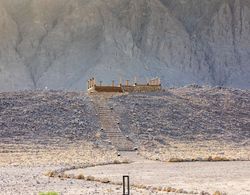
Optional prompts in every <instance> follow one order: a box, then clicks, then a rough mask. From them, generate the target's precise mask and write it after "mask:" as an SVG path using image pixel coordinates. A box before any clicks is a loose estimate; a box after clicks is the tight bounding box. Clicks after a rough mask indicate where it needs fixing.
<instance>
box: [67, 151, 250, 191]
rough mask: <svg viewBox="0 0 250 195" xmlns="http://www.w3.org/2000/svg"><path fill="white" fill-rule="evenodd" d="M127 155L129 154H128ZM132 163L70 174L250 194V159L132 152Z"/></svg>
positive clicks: (99, 167) (185, 188)
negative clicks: (182, 158) (183, 158)
mask: <svg viewBox="0 0 250 195" xmlns="http://www.w3.org/2000/svg"><path fill="white" fill-rule="evenodd" d="M124 155H126V156H127V154H124ZM129 155H130V158H131V156H132V159H133V160H134V162H133V163H131V164H128V165H123V164H121V165H106V166H97V167H91V168H86V169H78V170H71V171H68V172H67V173H68V174H79V173H83V175H92V176H94V177H96V178H109V179H110V180H111V181H117V180H118V181H119V179H121V175H129V176H130V179H131V183H132V184H135V185H137V186H140V185H145V186H151V187H157V188H159V187H173V188H175V189H183V190H184V191H186V192H198V193H201V192H208V193H210V194H213V193H214V192H216V191H220V192H225V193H227V194H228V195H236V194H237V195H248V194H250V168H249V167H250V162H249V161H246V162H241V161H238V162H189V163H163V162H159V161H151V160H145V159H142V158H141V157H138V156H135V155H133V154H129Z"/></svg>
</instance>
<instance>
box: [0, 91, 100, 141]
mask: <svg viewBox="0 0 250 195" xmlns="http://www.w3.org/2000/svg"><path fill="white" fill-rule="evenodd" d="M96 114H97V113H96V112H95V109H94V106H93V104H92V103H91V101H90V99H89V98H88V97H87V96H85V95H83V94H81V93H74V92H72V93H67V92H62V91H34V92H31V91H24V92H13V93H12V92H11V93H0V140H1V141H0V142H1V143H2V144H3V143H10V142H11V143H12V142H14V143H16V144H18V143H25V144H30V143H39V144H46V143H47V144H48V143H57V142H62V140H63V142H71V141H73V142H76V141H77V140H80V141H83V140H89V139H91V138H92V137H93V135H94V133H95V132H96V131H97V130H98V129H100V127H99V122H98V118H97V116H96Z"/></svg>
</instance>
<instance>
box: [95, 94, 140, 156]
mask: <svg viewBox="0 0 250 195" xmlns="http://www.w3.org/2000/svg"><path fill="white" fill-rule="evenodd" d="M111 96H112V93H107V94H106V93H99V94H92V95H91V98H92V100H93V102H94V105H95V108H96V111H97V113H98V115H99V119H100V122H101V125H102V131H103V132H104V133H105V135H106V136H107V138H108V140H109V142H110V144H112V145H113V146H115V147H116V148H117V150H119V151H133V150H134V149H135V148H134V144H133V142H132V141H130V140H129V139H128V138H127V137H126V136H125V135H124V134H123V133H122V131H121V129H120V127H119V116H116V115H115V114H114V113H113V110H112V108H110V107H109V106H108V104H107V102H108V99H109V98H110V97H111Z"/></svg>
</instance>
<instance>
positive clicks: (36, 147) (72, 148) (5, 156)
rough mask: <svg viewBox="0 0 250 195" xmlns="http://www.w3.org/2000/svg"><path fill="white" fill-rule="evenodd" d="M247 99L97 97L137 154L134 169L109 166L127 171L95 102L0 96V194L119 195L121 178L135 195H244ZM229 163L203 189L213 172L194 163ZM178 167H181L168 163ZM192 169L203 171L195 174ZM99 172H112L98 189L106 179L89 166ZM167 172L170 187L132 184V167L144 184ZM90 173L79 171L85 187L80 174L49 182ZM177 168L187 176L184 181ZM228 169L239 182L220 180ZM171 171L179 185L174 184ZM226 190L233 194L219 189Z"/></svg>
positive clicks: (183, 91)
mask: <svg viewBox="0 0 250 195" xmlns="http://www.w3.org/2000/svg"><path fill="white" fill-rule="evenodd" d="M100 95H101V96H104V94H100ZM249 96H250V93H249V90H238V89H229V88H221V87H200V86H198V85H191V86H187V87H183V88H169V89H165V90H163V91H161V92H155V93H138V94H136V93H134V94H119V95H115V94H113V96H112V95H109V96H107V97H109V98H107V97H106V98H101V97H100V101H105V102H104V104H105V105H106V106H105V109H107V110H108V109H109V112H108V113H109V115H108V116H114V117H111V118H110V120H112V119H115V121H114V122H115V123H116V125H118V126H119V128H120V130H121V133H122V134H123V135H124V136H123V137H124V139H128V140H130V141H131V142H133V143H134V144H135V146H137V147H138V152H137V154H136V153H133V155H132V157H133V158H132V159H131V160H132V161H134V163H132V164H130V165H128V166H126V165H117V164H120V163H123V162H125V163H128V162H131V161H130V159H127V158H126V156H125V155H123V154H121V156H120V155H118V153H117V151H116V150H115V148H114V147H112V146H111V144H112V142H107V141H106V139H107V136H105V131H103V130H102V123H101V121H100V116H101V115H100V113H98V110H97V109H96V108H97V107H96V105H95V101H94V100H93V98H96V99H98V95H95V96H91V95H87V94H85V93H82V92H65V91H53V90H52V91H50V90H41V91H19V92H3V93H0V189H1V191H2V192H4V194H27V193H30V192H32V193H38V192H41V191H57V192H61V193H63V194H69V195H71V194H75V195H78V194H79V195H80V194H98V193H99V194H103V193H104V192H105V193H107V194H110V193H111V194H120V193H121V190H122V189H121V185H120V175H119V174H132V176H133V177H135V180H134V181H135V182H136V183H134V185H133V192H134V193H138V194H164V193H165V192H166V191H169V190H170V192H175V191H176V192H177V191H178V192H187V193H191V194H192V192H195V193H197V192H202V191H203V190H205V192H206V191H208V192H214V191H215V190H221V191H226V192H229V194H230V193H231V194H235V193H238V194H244V193H245V192H246V193H248V192H249V188H248V187H247V186H249V179H248V177H249V171H248V169H247V168H248V167H249V165H248V164H249V162H242V161H246V160H248V161H249V160H250V152H249V151H250V142H249V140H250V134H249V132H250V131H249V130H250V129H249V122H250V118H249V116H250V113H249V110H250V108H249V107H250V102H249V100H250V98H249ZM105 119H106V120H108V117H107V118H105ZM106 122H107V124H108V123H109V121H106ZM114 122H113V123H111V122H110V124H114ZM134 155H136V156H135V157H134ZM138 155H140V156H138ZM143 157H144V158H147V159H151V160H145V159H144V158H143ZM138 159H139V160H138ZM152 160H154V161H152ZM155 160H157V161H155ZM235 160H237V161H238V162H220V163H223V164H220V165H221V166H222V167H223V169H222V170H220V171H219V172H217V173H218V174H217V175H210V176H209V177H211V180H209V181H212V180H213V182H214V183H213V186H211V185H210V184H209V183H206V182H205V183H204V182H203V181H205V180H206V181H207V174H208V173H209V174H211V170H214V167H216V168H218V167H217V166H215V164H214V163H212V162H202V161H235ZM159 161H162V162H159ZM182 161H185V162H183V164H178V163H177V164H175V162H182ZM192 161H201V162H195V163H198V164H196V165H194V164H193V163H192ZM138 163H139V164H138ZM141 163H145V164H143V166H142V164H141ZM171 163H174V164H171ZM189 163H191V164H189ZM203 163H205V164H203ZM103 164H115V165H113V166H111V169H108V170H110V171H113V172H112V173H110V175H109V174H108V176H110V180H108V181H110V184H105V182H106V180H105V179H106V178H102V177H104V176H105V174H104V172H101V173H99V172H95V170H96V169H97V171H98V170H99V169H102V167H99V166H96V165H103ZM116 165H117V166H116ZM144 165H145V166H144ZM146 165H147V166H146ZM151 165H152V166H151ZM170 165H171V166H172V167H173V168H174V169H175V170H176V172H175V173H174V174H172V175H170V177H171V181H172V182H171V183H168V182H167V183H166V182H165V183H164V182H163V183H162V184H161V186H159V185H152V186H151V185H149V184H151V183H153V182H156V180H155V179H153V178H154V177H152V178H151V177H150V178H151V179H150V178H149V179H148V180H146V181H144V180H143V179H142V177H136V174H135V175H133V174H134V173H135V171H136V172H137V171H138V168H136V166H139V167H141V170H140V171H142V172H143V174H146V175H148V173H149V171H150V172H152V170H156V169H158V168H161V170H163V171H164V170H169V171H170V170H171V169H169V166H170ZM89 166H91V167H92V166H96V169H95V168H93V171H90V172H88V170H92V169H86V170H85V169H83V172H84V180H82V179H81V180H79V179H77V178H78V176H79V175H73V176H72V177H71V176H69V175H68V176H67V175H66V176H67V177H66V176H65V177H66V178H65V177H63V178H62V177H60V178H58V177H55V178H53V177H52V178H49V177H48V176H49V175H53V174H54V173H61V171H65V170H66V171H67V170H68V171H69V172H71V170H73V171H74V170H76V172H75V173H78V172H77V171H78V170H79V169H78V168H80V170H81V169H82V168H85V167H89ZM192 166H195V167H196V168H197V166H198V167H199V168H198V170H201V172H200V171H190V170H192V169H190V167H192ZM204 166H205V167H206V169H204ZM119 167H127V169H124V170H126V172H119V174H118V175H117V173H118V172H117V171H116V169H117V168H119ZM235 167H238V169H236V168H235ZM183 169H185V170H189V171H188V174H187V172H185V173H186V174H184V172H183ZM231 169H233V170H231ZM58 170H59V172H55V171H58ZM227 170H230V173H232V171H233V173H234V174H235V175H237V177H235V176H232V175H231V174H226V173H225V172H228V171H227ZM239 170H241V171H239ZM163 171H162V172H163ZM45 172H46V174H44V173H45ZM177 172H178V178H179V179H180V180H179V181H180V182H175V181H176V177H177V176H176V173H177ZM198 172H199V173H198ZM27 173H29V174H27ZM86 174H89V175H86ZM98 174H101V177H100V178H102V179H101V180H100V179H98V178H99V175H98ZM143 174H142V176H143ZM152 174H153V172H152ZM112 175H115V177H114V178H113V176H112ZM225 175H226V176H225ZM56 176H58V175H56ZM93 176H94V177H93ZM165 176H166V175H165V174H160V175H159V177H164V178H165ZM190 176H191V178H196V179H195V182H191V181H190ZM68 177H69V178H68ZM198 177H199V178H198ZM112 178H113V179H112ZM222 178H223V179H222ZM165 179H166V178H165ZM89 180H91V182H90V181H89ZM177 180H178V179H177ZM243 180H244V182H242V181H243ZM117 181H118V183H117ZM162 181H163V180H162ZM164 181H165V180H164ZM167 181H169V180H167ZM183 181H186V182H183ZM189 181H190V183H189ZM192 181H194V180H193V179H192ZM141 182H142V183H141ZM144 182H146V183H144ZM228 182H231V184H232V186H233V188H229V187H228V186H227V185H226V184H225V183H228ZM200 183H203V185H200ZM20 186H25V187H24V188H23V187H20ZM163 187H164V188H163ZM182 188H184V190H183V189H182ZM205 192H204V193H205Z"/></svg>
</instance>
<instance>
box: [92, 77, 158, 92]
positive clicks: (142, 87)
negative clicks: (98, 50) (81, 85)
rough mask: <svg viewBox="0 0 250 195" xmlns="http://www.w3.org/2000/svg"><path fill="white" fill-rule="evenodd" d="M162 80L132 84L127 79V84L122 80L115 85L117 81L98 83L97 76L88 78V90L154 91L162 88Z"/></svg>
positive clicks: (156, 79)
mask: <svg viewBox="0 0 250 195" xmlns="http://www.w3.org/2000/svg"><path fill="white" fill-rule="evenodd" d="M161 88H162V87H161V80H160V79H159V78H155V79H151V80H150V81H149V82H148V83H146V84H138V83H137V82H134V84H132V85H131V84H130V83H129V80H126V83H125V85H124V84H122V82H121V81H120V83H119V85H117V86H116V85H115V81H114V80H113V81H112V85H103V83H102V81H100V82H99V84H97V83H96V79H95V78H91V79H90V80H88V92H89V93H100V92H115V93H125V92H128V93H132V92H153V91H160V90H161Z"/></svg>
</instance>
